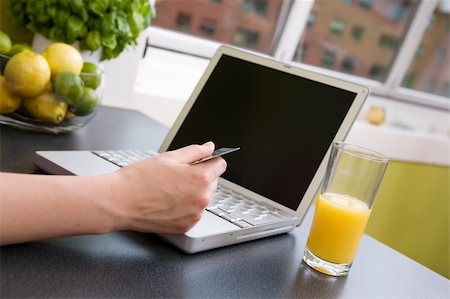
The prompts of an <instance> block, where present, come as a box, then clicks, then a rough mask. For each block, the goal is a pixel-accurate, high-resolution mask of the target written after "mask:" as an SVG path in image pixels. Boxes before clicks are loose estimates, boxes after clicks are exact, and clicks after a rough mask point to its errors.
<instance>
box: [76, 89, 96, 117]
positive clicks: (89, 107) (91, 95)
mask: <svg viewBox="0 0 450 299" xmlns="http://www.w3.org/2000/svg"><path fill="white" fill-rule="evenodd" d="M98 103H99V99H98V96H97V94H96V93H95V90H93V89H92V88H90V87H84V88H83V95H82V96H81V98H80V99H79V100H78V101H76V102H75V103H74V104H73V105H72V106H70V111H72V112H73V113H75V114H76V115H78V116H84V115H89V114H91V113H92V112H94V110H95V108H96V107H97V105H98Z"/></svg>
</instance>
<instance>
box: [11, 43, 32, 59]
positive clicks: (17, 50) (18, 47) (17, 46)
mask: <svg viewBox="0 0 450 299" xmlns="http://www.w3.org/2000/svg"><path fill="white" fill-rule="evenodd" d="M24 50H28V51H33V49H31V47H30V46H29V45H27V44H14V45H12V47H11V50H9V52H8V53H6V54H5V55H6V56H9V57H13V56H14V55H16V54H19V53H20V52H22V51H24Z"/></svg>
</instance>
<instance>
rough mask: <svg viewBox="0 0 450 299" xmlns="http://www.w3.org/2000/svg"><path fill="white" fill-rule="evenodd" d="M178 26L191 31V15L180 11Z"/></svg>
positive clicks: (182, 29) (177, 20) (179, 28)
mask: <svg viewBox="0 0 450 299" xmlns="http://www.w3.org/2000/svg"><path fill="white" fill-rule="evenodd" d="M176 27H177V29H178V30H180V31H189V30H190V29H191V16H190V15H189V14H186V13H183V12H180V13H178V15H177V19H176Z"/></svg>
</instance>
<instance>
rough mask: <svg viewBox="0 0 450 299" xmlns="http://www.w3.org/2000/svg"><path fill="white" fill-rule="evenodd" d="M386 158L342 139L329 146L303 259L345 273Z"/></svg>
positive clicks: (331, 272) (321, 269)
mask: <svg viewBox="0 0 450 299" xmlns="http://www.w3.org/2000/svg"><path fill="white" fill-rule="evenodd" d="M387 164H388V159H387V158H386V157H385V156H383V155H382V154H379V153H377V152H374V151H372V150H369V149H366V148H363V147H360V146H356V145H351V144H348V143H343V142H334V143H333V144H332V147H331V152H330V158H329V161H328V165H327V169H326V172H325V177H324V180H323V184H322V190H321V192H320V194H319V197H318V199H317V205H316V211H315V213H314V219H313V223H312V226H311V231H310V233H309V237H308V242H307V244H306V248H305V253H304V256H303V260H304V261H305V263H306V264H308V265H309V266H310V267H312V268H313V269H315V270H317V271H319V272H322V273H325V274H329V275H333V276H342V275H347V274H348V271H349V270H350V267H351V265H352V262H353V257H354V256H355V253H356V250H357V248H358V245H359V241H360V239H361V237H362V234H363V233H364V229H365V227H366V224H367V220H368V219H369V215H370V212H371V210H372V206H373V203H374V200H375V197H376V194H377V191H378V188H379V186H380V184H381V181H382V178H383V175H384V172H385V170H386V167H387Z"/></svg>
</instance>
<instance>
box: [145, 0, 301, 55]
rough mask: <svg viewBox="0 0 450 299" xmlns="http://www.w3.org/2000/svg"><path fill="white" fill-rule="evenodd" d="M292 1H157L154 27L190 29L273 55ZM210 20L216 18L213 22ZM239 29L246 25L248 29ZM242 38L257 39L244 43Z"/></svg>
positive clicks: (187, 30)
mask: <svg viewBox="0 0 450 299" xmlns="http://www.w3.org/2000/svg"><path fill="white" fill-rule="evenodd" d="M291 1H293V0H274V1H268V0H209V1H204V0H189V1H185V0H163V1H156V12H157V13H156V18H155V19H154V20H153V21H152V27H153V26H156V27H160V28H165V29H169V30H175V31H181V32H187V33H189V34H192V35H194V36H201V37H202V38H207V39H211V40H214V41H218V42H220V43H225V44H232V45H236V46H240V47H246V48H251V49H252V50H256V51H259V52H263V53H267V54H271V51H272V49H273V42H274V41H275V40H277V38H278V36H277V34H280V33H281V29H282V28H283V26H284V24H285V22H286V18H287V12H288V10H287V9H288V8H289V6H290V5H291ZM218 4H220V7H219V5H218ZM202 20H210V21H205V22H204V21H202ZM211 20H214V24H213V23H212V22H211ZM218 28H220V30H218ZM238 28H245V30H244V31H245V32H243V31H242V30H241V29H238ZM212 31H213V32H212ZM249 32H251V33H252V34H250V33H249ZM236 34H237V35H238V36H235V35H236ZM243 35H247V37H246V38H245V37H243ZM249 35H252V37H249ZM243 39H244V40H245V39H247V40H248V39H256V40H257V41H253V42H249V41H247V42H243ZM245 45H248V46H245Z"/></svg>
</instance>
